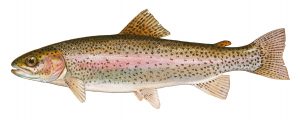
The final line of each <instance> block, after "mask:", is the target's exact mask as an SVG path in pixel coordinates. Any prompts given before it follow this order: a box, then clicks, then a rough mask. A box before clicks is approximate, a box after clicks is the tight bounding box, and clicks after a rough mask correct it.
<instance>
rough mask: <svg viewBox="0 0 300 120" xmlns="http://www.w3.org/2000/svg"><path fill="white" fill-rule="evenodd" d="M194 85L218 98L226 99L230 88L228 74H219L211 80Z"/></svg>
mask: <svg viewBox="0 0 300 120" xmlns="http://www.w3.org/2000/svg"><path fill="white" fill-rule="evenodd" d="M195 86H196V87H197V88H199V89H201V90H202V91H204V92H206V93H207V94H209V95H212V96H215V97H217V98H220V99H226V97H227V94H228V91H229V88H230V80H229V75H221V76H219V77H217V78H215V79H213V80H210V81H208V82H205V83H199V84H196V85H195Z"/></svg>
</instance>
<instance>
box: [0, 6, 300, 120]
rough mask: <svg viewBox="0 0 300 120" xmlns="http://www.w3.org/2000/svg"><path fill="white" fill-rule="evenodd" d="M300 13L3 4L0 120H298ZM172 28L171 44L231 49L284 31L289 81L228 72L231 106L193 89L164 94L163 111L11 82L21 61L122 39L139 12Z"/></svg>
mask: <svg viewBox="0 0 300 120" xmlns="http://www.w3.org/2000/svg"><path fill="white" fill-rule="evenodd" d="M299 5H300V4H298V3H297V0H294V1H292V0H290V1H286V0H195V1H188V0H106V1H100V0H76V1H75V0H49V1H41V0H6V2H5V1H4V0H3V1H1V2H0V15H1V17H0V30H1V31H0V41H1V44H0V56H1V57H0V58H1V62H0V82H1V85H0V91H1V97H0V119H1V120H14V119H19V120H48V119H49V120H59V119H73V120H74V119H76V120H77V119H78V120H79V119H81V120H108V119H115V120H120V119H130V120H136V119H137V120H158V119H162V120H163V119H170V120H172V119H173V120H174V119H175V120H177V119H186V120H196V119H197V120H227V119H228V120H229V119H230V120H234V119H236V120H299V119H300V117H299V108H300V103H299V102H300V97H299V96H300V93H299V92H300V89H299V85H300V82H299V81H300V73H299V67H300V65H299V57H298V56H299V52H298V51H299V50H300V48H299V47H298V46H299V41H300V38H299V36H300V34H299V28H300V26H299V22H300V19H299V15H300V14H299V11H300V9H298V8H299ZM297 7H298V8H297ZM146 8H147V9H149V11H150V12H151V13H152V14H153V15H154V16H155V17H156V18H157V19H158V20H159V21H160V23H161V24H162V25H163V26H164V27H165V28H167V29H168V30H169V31H170V32H171V35H170V36H168V37H166V38H169V39H178V40H184V41H190V42H202V43H215V42H218V41H221V40H224V39H226V40H230V41H231V42H232V43H233V45H232V46H241V45H245V44H248V43H250V42H252V41H253V40H254V39H256V38H257V37H259V36H260V35H262V34H264V33H266V32H269V31H271V30H273V29H277V28H282V27H284V28H286V34H287V41H286V49H285V52H284V59H285V63H286V66H287V68H288V70H289V75H290V78H291V80H290V81H281V80H272V79H269V78H265V77H262V76H258V75H254V74H251V73H247V72H231V73H228V74H229V75H231V89H230V92H229V95H228V98H227V100H219V99H217V98H214V97H211V96H209V95H207V94H205V93H204V92H202V91H200V90H198V89H196V88H194V87H193V86H175V87H169V88H163V89H159V90H158V92H159V96H160V101H161V108H160V109H158V110H157V109H154V108H152V107H151V106H150V105H149V104H148V103H147V102H145V101H142V102H139V101H138V100H137V98H136V97H135V96H134V95H133V94H132V93H95V92H87V101H86V102H85V103H80V102H78V100H77V99H76V98H75V97H74V96H73V94H72V93H71V92H70V90H69V89H68V88H64V87H60V86H55V85H51V84H44V83H39V82H34V81H29V80H25V79H22V78H19V77H16V76H14V75H13V74H12V73H11V72H10V70H11V66H10V63H11V62H12V60H13V59H15V58H16V57H18V56H19V55H21V54H23V53H25V52H28V51H30V50H33V49H36V48H39V47H43V46H45V45H49V44H52V43H55V42H60V41H62V40H67V39H71V38H77V37H84V36H90V35H105V34H115V33H118V32H119V31H120V30H121V29H123V27H124V26H126V24H127V23H128V22H129V21H130V20H131V19H132V18H133V17H134V16H135V15H137V14H138V13H139V12H140V11H142V10H144V9H146Z"/></svg>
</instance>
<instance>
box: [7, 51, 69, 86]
mask: <svg viewBox="0 0 300 120" xmlns="http://www.w3.org/2000/svg"><path fill="white" fill-rule="evenodd" d="M11 65H12V67H14V69H12V70H11V72H12V73H13V74H15V75H16V76H18V77H21V78H25V79H29V80H34V81H39V82H51V81H54V80H56V79H58V78H59V77H60V75H61V74H62V73H63V71H64V70H65V62H64V58H63V55H62V53H61V52H60V51H58V50H56V49H54V48H51V47H45V48H41V49H37V50H33V51H31V52H28V53H26V54H24V55H21V56H20V57H18V58H16V59H15V60H14V61H13V62H12V63H11Z"/></svg>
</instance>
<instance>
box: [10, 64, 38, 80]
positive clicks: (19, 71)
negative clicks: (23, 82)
mask: <svg viewBox="0 0 300 120" xmlns="http://www.w3.org/2000/svg"><path fill="white" fill-rule="evenodd" d="M12 66H13V67H14V69H12V70H11V72H12V73H13V74H14V75H16V76H18V77H21V78H25V79H29V80H33V79H37V78H38V77H37V76H35V75H33V73H32V72H31V71H29V70H27V69H24V68H21V67H18V66H16V64H12Z"/></svg>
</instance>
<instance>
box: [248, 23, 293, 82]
mask: <svg viewBox="0 0 300 120" xmlns="http://www.w3.org/2000/svg"><path fill="white" fill-rule="evenodd" d="M252 44H253V45H254V46H255V47H258V48H259V49H260V50H261V56H262V65H261V67H260V68H258V69H256V70H255V71H254V73H256V74H259V75H262V76H265V77H269V78H272V79H280V80H289V75H288V71H287V68H286V67H285V65H284V61H283V58H282V55H283V51H284V48H285V30H284V28H281V29H277V30H273V31H271V32H268V33H266V34H264V35H263V36H261V37H259V38H258V39H256V40H255V41H254V42H253V43H252Z"/></svg>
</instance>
